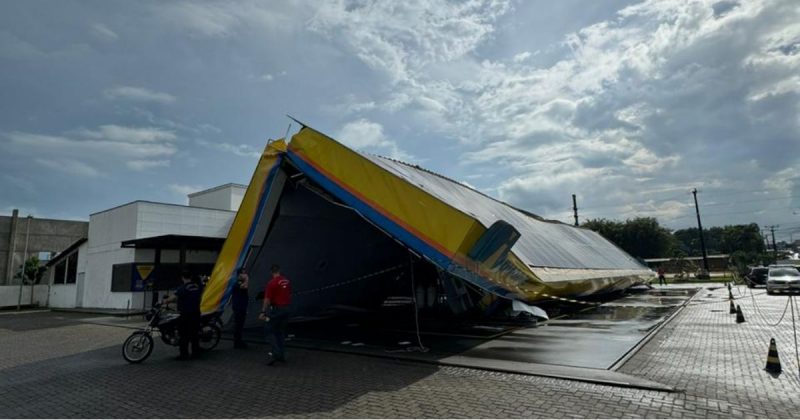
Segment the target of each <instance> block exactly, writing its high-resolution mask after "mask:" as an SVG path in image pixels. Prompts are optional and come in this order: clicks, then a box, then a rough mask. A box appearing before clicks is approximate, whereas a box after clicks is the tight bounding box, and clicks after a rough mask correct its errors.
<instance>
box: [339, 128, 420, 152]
mask: <svg viewBox="0 0 800 420" xmlns="http://www.w3.org/2000/svg"><path fill="white" fill-rule="evenodd" d="M335 137H336V139H337V140H339V141H341V142H342V143H344V144H346V145H347V146H349V147H352V148H354V149H357V150H364V151H367V152H369V153H375V154H381V155H386V156H389V157H391V158H394V159H400V160H411V159H412V157H411V156H410V155H409V154H407V153H405V152H404V151H402V150H401V149H400V148H399V147H398V146H397V144H396V143H395V142H394V141H392V140H390V139H388V138H387V137H386V135H385V134H384V132H383V126H382V125H381V124H378V123H376V122H373V121H369V120H367V119H364V118H362V119H359V120H356V121H351V122H349V123H347V124H345V125H344V126H342V128H341V129H340V130H339V132H338V134H337V135H336V136H335Z"/></svg>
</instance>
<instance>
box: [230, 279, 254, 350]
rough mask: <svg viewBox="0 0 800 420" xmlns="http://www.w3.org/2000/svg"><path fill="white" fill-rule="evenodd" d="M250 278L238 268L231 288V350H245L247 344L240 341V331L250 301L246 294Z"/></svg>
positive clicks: (242, 327)
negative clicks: (232, 323) (232, 324)
mask: <svg viewBox="0 0 800 420" xmlns="http://www.w3.org/2000/svg"><path fill="white" fill-rule="evenodd" d="M249 282H250V277H249V276H248V275H247V271H245V269H244V268H240V269H239V271H238V272H237V278H236V284H235V285H234V286H233V292H232V296H231V307H232V308H233V322H234V326H233V348H235V349H246V348H247V343H245V342H244V341H243V340H242V329H244V321H245V319H246V318H247V304H248V302H249V300H250V295H249V294H248V289H247V287H248V283H249Z"/></svg>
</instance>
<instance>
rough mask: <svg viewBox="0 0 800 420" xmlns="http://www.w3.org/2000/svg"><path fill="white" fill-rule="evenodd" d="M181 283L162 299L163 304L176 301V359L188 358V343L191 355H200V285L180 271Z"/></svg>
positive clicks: (187, 273) (185, 272)
mask: <svg viewBox="0 0 800 420" xmlns="http://www.w3.org/2000/svg"><path fill="white" fill-rule="evenodd" d="M181 280H182V281H183V285H182V286H181V287H179V288H178V290H176V291H175V295H174V296H171V297H169V298H167V299H164V304H168V303H170V302H173V301H175V300H177V301H178V312H180V314H181V316H180V318H178V347H179V348H180V355H179V356H178V357H177V359H178V360H187V359H189V343H191V344H192V357H193V358H197V357H199V356H200V352H201V350H200V336H199V335H198V333H199V332H200V298H201V295H202V293H201V291H200V286H199V285H198V284H197V283H195V282H193V281H192V278H191V274H189V272H187V271H184V272H182V273H181Z"/></svg>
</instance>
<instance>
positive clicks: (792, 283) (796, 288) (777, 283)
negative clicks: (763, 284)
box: [767, 265, 800, 295]
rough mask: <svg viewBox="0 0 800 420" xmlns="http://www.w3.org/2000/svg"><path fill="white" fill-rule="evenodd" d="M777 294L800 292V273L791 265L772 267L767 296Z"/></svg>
mask: <svg viewBox="0 0 800 420" xmlns="http://www.w3.org/2000/svg"><path fill="white" fill-rule="evenodd" d="M776 292H800V271H797V269H796V268H794V267H792V266H790V265H785V266H773V267H770V268H769V273H768V274H767V294H770V295H771V294H774V293H776Z"/></svg>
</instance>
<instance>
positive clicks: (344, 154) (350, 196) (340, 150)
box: [203, 127, 652, 312]
mask: <svg viewBox="0 0 800 420" xmlns="http://www.w3.org/2000/svg"><path fill="white" fill-rule="evenodd" d="M272 145H275V143H272V144H271V146H268V148H267V150H265V153H264V155H263V156H262V158H261V160H260V161H259V164H258V166H257V168H256V173H255V174H254V176H253V180H252V181H251V184H250V186H249V187H248V190H247V193H246V194H245V198H244V201H243V203H242V207H241V208H240V209H239V213H237V216H236V219H235V221H234V223H233V225H232V227H231V233H230V234H229V236H228V239H227V240H226V242H225V246H224V247H223V250H222V253H221V254H220V257H219V259H218V261H217V265H216V266H215V268H214V273H213V274H212V278H211V280H210V282H209V286H208V287H207V290H206V293H205V294H204V297H203V311H204V312H208V311H213V310H216V309H219V308H221V305H224V303H225V301H226V299H227V292H228V291H229V289H230V287H231V285H232V284H233V282H234V278H233V276H232V273H233V271H234V269H235V268H236V267H239V266H241V265H242V262H243V261H244V258H245V257H246V252H247V249H248V247H249V246H250V243H251V242H252V236H253V234H252V232H254V231H255V230H256V229H257V225H258V224H259V222H261V223H269V220H270V217H271V215H270V214H265V213H263V211H264V208H265V206H264V205H263V204H261V205H260V204H259V203H264V202H265V201H266V197H265V196H267V195H269V185H270V182H271V181H270V176H273V174H274V172H275V170H276V168H278V167H279V166H280V165H281V163H282V160H283V159H285V164H288V165H292V166H293V167H295V168H297V169H298V170H299V171H300V172H301V173H302V174H303V175H304V176H305V177H307V178H308V179H310V180H311V181H313V182H314V184H315V185H318V186H319V187H320V188H321V189H322V190H324V191H325V193H327V194H329V195H331V196H333V197H335V198H336V199H337V200H338V201H340V202H341V203H343V204H344V205H346V206H348V207H350V208H352V209H353V210H354V211H356V212H358V213H359V214H360V215H361V217H363V218H364V219H366V220H367V221H369V222H370V223H371V224H373V225H374V226H376V227H377V228H379V229H380V230H382V231H383V232H384V233H386V234H387V235H390V236H391V237H393V238H395V239H397V240H398V241H400V242H401V243H402V244H404V245H405V246H406V247H408V248H410V249H411V250H413V251H414V252H415V253H417V254H419V255H422V256H423V257H425V258H426V259H428V260H429V261H431V262H432V263H433V264H434V265H436V266H437V267H439V268H441V269H442V270H444V271H446V272H448V273H450V274H452V275H454V276H457V277H459V278H461V279H463V280H465V281H467V282H469V283H472V284H474V285H476V286H478V287H480V288H482V289H484V290H486V291H488V292H490V293H492V294H495V295H498V296H501V297H505V298H509V299H516V300H522V301H527V302H531V301H536V300H539V299H542V298H549V297H552V296H580V295H585V294H590V293H595V292H599V291H606V290H611V289H615V288H621V287H627V286H629V285H630V284H632V283H634V282H637V281H641V280H642V279H643V278H646V277H649V276H651V275H652V272H651V271H650V270H648V269H647V268H646V267H644V266H643V265H641V264H639V263H638V262H637V261H636V260H635V259H634V258H632V257H631V256H629V255H628V254H626V253H625V252H624V251H622V250H621V249H619V248H617V247H616V246H615V245H613V244H612V243H611V242H609V241H607V240H606V239H604V238H603V237H602V236H600V235H598V234H597V233H595V232H592V231H590V230H587V229H582V228H577V227H574V226H570V225H566V224H563V223H560V222H551V221H544V220H541V219H539V218H537V217H534V216H531V215H529V214H526V213H524V212H522V211H519V210H517V209H515V208H514V207H512V206H510V205H508V204H505V203H502V202H500V201H497V200H495V199H493V198H491V197H488V196H486V195H484V194H482V193H479V192H477V191H475V190H473V189H471V188H469V187H466V186H464V185H462V184H460V183H457V182H455V181H453V180H450V179H447V178H446V177H443V176H441V175H438V174H435V173H432V172H430V171H426V170H424V169H422V168H420V167H418V166H414V165H409V164H406V163H402V162H398V161H395V160H391V159H387V158H383V157H378V156H372V155H368V154H362V153H359V152H356V151H354V150H351V149H349V148H347V147H346V146H344V145H343V144H341V143H339V142H337V141H335V140H333V139H332V138H330V137H327V136H325V135H324V134H322V133H320V132H318V131H316V130H313V129H311V128H308V127H303V128H302V129H301V130H300V131H299V132H298V133H297V134H295V135H294V136H293V137H292V140H291V142H290V143H289V145H288V147H286V148H285V149H282V147H283V143H282V142H281V143H280V144H279V147H276V146H272ZM284 150H285V151H284Z"/></svg>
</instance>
